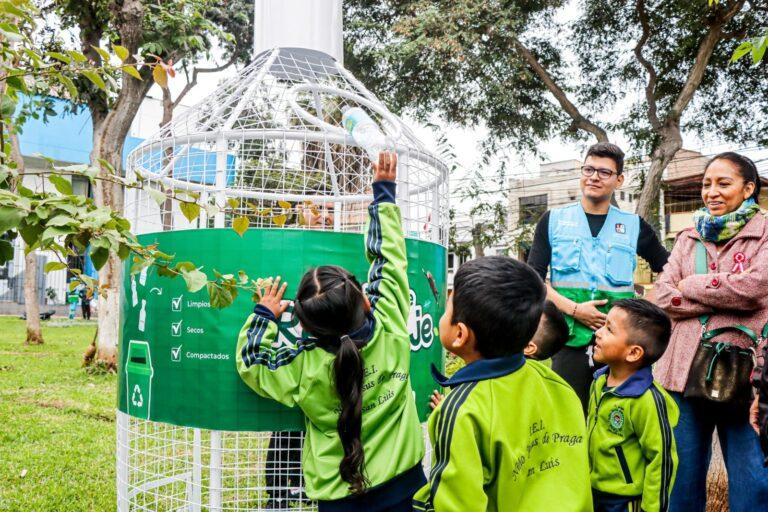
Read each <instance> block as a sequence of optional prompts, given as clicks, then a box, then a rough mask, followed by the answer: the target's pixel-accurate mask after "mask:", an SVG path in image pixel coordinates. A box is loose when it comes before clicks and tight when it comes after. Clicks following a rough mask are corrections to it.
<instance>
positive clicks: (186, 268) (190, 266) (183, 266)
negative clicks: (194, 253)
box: [174, 261, 197, 272]
mask: <svg viewBox="0 0 768 512" xmlns="http://www.w3.org/2000/svg"><path fill="white" fill-rule="evenodd" d="M195 268H197V267H195V264H194V263H192V262H191V261H180V262H178V263H177V264H176V266H175V267H174V269H175V270H176V272H191V271H192V270H195Z"/></svg>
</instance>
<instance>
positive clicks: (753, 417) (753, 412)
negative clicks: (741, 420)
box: [749, 395, 760, 435]
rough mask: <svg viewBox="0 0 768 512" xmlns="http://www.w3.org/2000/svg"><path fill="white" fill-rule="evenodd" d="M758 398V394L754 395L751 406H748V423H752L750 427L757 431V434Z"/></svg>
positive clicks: (758, 424)
mask: <svg viewBox="0 0 768 512" xmlns="http://www.w3.org/2000/svg"><path fill="white" fill-rule="evenodd" d="M759 398H760V396H759V395H755V401H754V402H752V406H750V408H749V424H750V425H752V428H753V429H754V431H755V432H756V433H757V435H760V422H759V415H760V406H759V404H758V402H759Z"/></svg>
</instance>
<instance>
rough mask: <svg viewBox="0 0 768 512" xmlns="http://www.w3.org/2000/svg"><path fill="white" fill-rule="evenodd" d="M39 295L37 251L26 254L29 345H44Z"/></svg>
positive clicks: (25, 297) (27, 341)
mask: <svg viewBox="0 0 768 512" xmlns="http://www.w3.org/2000/svg"><path fill="white" fill-rule="evenodd" d="M38 300H39V298H38V295H37V251H29V252H28V253H27V254H26V255H25V256H24V312H25V313H26V315H27V339H26V340H25V341H24V343H25V344H27V345H42V343H43V333H42V330H41V329H40V303H39V302H38Z"/></svg>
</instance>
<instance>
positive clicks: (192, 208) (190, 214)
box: [179, 201, 200, 222]
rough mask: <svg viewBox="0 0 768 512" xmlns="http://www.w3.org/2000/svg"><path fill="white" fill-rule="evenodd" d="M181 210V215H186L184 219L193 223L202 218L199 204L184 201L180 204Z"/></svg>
mask: <svg viewBox="0 0 768 512" xmlns="http://www.w3.org/2000/svg"><path fill="white" fill-rule="evenodd" d="M179 209H180V210H181V213H183V214H184V217H186V218H187V220H188V221H189V222H193V221H194V220H195V219H196V218H198V217H199V216H200V205H198V204H197V203H187V202H185V201H182V202H180V203H179Z"/></svg>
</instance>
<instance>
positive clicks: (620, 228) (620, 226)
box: [616, 223, 627, 235]
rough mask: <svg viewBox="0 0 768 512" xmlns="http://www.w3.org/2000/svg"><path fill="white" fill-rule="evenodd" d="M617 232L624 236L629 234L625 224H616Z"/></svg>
mask: <svg viewBox="0 0 768 512" xmlns="http://www.w3.org/2000/svg"><path fill="white" fill-rule="evenodd" d="M616 232H617V233H621V234H622V235H623V234H624V233H626V232H627V227H626V226H625V225H624V224H621V223H618V224H616Z"/></svg>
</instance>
